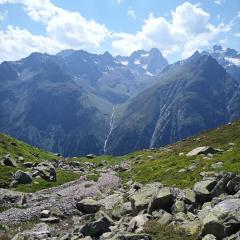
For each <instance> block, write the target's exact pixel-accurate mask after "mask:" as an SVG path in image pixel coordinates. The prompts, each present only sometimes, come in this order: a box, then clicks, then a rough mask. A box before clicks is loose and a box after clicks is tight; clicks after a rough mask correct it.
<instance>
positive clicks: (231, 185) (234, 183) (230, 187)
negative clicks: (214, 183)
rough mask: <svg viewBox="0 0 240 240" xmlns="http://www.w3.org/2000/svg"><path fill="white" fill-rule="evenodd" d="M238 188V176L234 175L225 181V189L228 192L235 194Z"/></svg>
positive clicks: (239, 184) (239, 185)
mask: <svg viewBox="0 0 240 240" xmlns="http://www.w3.org/2000/svg"><path fill="white" fill-rule="evenodd" d="M239 190H240V176H235V177H234V178H233V179H231V180H230V181H229V182H228V183H227V191H228V192H229V194H235V193H237V192H238V191H239Z"/></svg>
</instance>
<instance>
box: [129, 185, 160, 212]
mask: <svg viewBox="0 0 240 240" xmlns="http://www.w3.org/2000/svg"><path fill="white" fill-rule="evenodd" d="M161 186H162V185H161V184H159V183H152V184H146V185H145V186H144V187H142V188H141V189H140V190H139V191H137V192H135V193H134V194H133V195H132V196H131V197H130V202H131V206H132V211H133V215H137V214H138V213H139V212H140V211H141V210H144V209H147V208H148V205H149V203H150V202H151V200H152V197H153V196H154V195H156V194H157V193H158V191H159V188H160V187H161Z"/></svg>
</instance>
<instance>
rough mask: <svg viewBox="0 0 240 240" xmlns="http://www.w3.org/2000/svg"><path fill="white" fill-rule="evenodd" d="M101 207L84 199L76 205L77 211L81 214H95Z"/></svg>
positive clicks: (93, 201)
mask: <svg viewBox="0 0 240 240" xmlns="http://www.w3.org/2000/svg"><path fill="white" fill-rule="evenodd" d="M101 207H102V205H101V204H100V203H99V202H97V201H95V200H93V199H91V198H85V199H83V200H81V201H80V202H78V203H77V209H78V210H79V211H81V212H83V213H87V214H90V213H96V212H98V210H99V209H100V208H101Z"/></svg>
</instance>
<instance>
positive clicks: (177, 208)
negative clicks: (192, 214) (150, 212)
mask: <svg viewBox="0 0 240 240" xmlns="http://www.w3.org/2000/svg"><path fill="white" fill-rule="evenodd" d="M179 212H183V213H185V212H186V205H185V203H184V201H182V200H176V201H175V203H174V204H173V206H172V213H179Z"/></svg>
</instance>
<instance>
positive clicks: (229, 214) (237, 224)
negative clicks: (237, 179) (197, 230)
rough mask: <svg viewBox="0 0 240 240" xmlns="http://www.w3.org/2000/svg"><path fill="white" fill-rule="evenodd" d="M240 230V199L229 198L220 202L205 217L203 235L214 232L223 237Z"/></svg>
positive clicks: (217, 236)
mask: <svg viewBox="0 0 240 240" xmlns="http://www.w3.org/2000/svg"><path fill="white" fill-rule="evenodd" d="M239 230H240V200H239V199H227V200H224V201H222V202H220V203H218V204H217V205H216V206H215V207H214V208H213V209H212V210H211V211H210V212H209V214H207V216H206V217H205V218H204V219H203V227H202V232H201V235H202V236H205V235H207V234H212V235H214V236H216V238H217V239H223V238H224V237H226V236H230V235H232V234H234V233H236V232H237V231H239Z"/></svg>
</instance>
